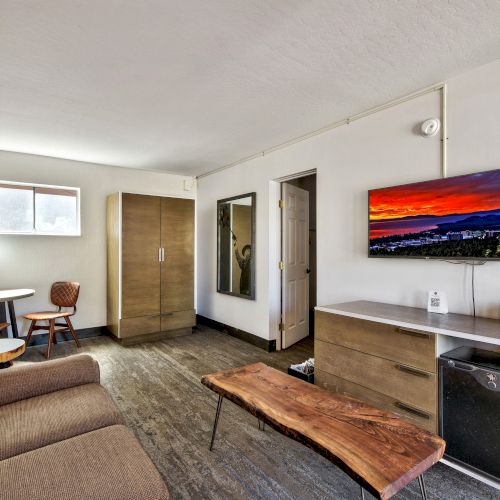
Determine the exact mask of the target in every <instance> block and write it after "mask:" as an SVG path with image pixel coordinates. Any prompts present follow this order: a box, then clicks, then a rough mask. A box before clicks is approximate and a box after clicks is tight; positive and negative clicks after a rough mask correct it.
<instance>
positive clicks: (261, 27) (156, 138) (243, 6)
mask: <svg viewBox="0 0 500 500" xmlns="http://www.w3.org/2000/svg"><path fill="white" fill-rule="evenodd" d="M499 19H500V1H498V0H492V1H487V0H482V1H481V0H449V1H444V0H434V1H428V0H419V1H415V0H412V1H410V0H309V1H304V0H182V1H173V0H170V1H169V0H105V1H102V0H81V1H80V0H44V1H39V0H0V149H3V150H7V151H18V152H23V153H32V154H38V155H45V156H53V157H59V158H69V159H74V160H82V161H88V162H95V163H103V164H108V165H118V166H123V167H133V168H144V169H149V170H164V171H168V172H175V173H180V174H185V175H197V174H201V173H205V172H207V171H210V170H213V169H216V168H218V167H221V166H224V165H227V164H230V163H233V162H235V161H237V160H239V159H241V158H244V157H247V156H250V155H253V154H255V153H257V152H259V151H262V150H265V149H268V148H271V147H274V146H276V145H278V144H280V143H283V142H285V141H288V140H290V139H293V138H296V137H299V136H301V135H303V134H306V133H308V132H311V131H314V130H316V129H319V128H321V127H324V126H326V125H328V124H330V123H333V122H336V121H338V120H341V119H343V118H346V117H348V116H351V115H354V114H356V113H358V112H361V111H365V110H367V109H369V108H371V107H374V106H377V105H380V104H383V103H385V102H387V101H390V100H392V99H395V98H397V97H400V96H403V95H405V94H408V93H411V92H413V91H415V90H418V89H421V88H423V87H426V86H429V85H432V84H434V83H437V82H439V81H442V80H445V79H448V78H450V77H452V76H454V75H456V74H458V73H461V72H464V71H466V70H468V69H470V68H473V67H475V66H479V65H482V64H485V63H488V62H491V61H493V60H495V59H499V58H500V29H499V24H498V20H499Z"/></svg>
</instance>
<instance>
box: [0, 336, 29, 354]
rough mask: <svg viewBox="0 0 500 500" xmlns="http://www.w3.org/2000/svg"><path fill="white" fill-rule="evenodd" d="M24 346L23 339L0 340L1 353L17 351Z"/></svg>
mask: <svg viewBox="0 0 500 500" xmlns="http://www.w3.org/2000/svg"><path fill="white" fill-rule="evenodd" d="M23 344H24V340H23V339H0V353H5V352H13V351H16V350H17V349H19V348H20V347H22V346H23Z"/></svg>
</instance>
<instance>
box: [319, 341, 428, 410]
mask: <svg viewBox="0 0 500 500" xmlns="http://www.w3.org/2000/svg"><path fill="white" fill-rule="evenodd" d="M314 349H315V364H316V367H317V368H318V369H319V370H321V371H324V372H327V373H331V374H332V375H335V376H337V377H340V378H344V379H346V380H349V381H350V382H354V383H356V384H359V385H362V386H363V387H367V388H368V389H372V390H374V391H376V392H379V393H381V394H385V395H387V396H390V397H392V398H394V399H397V400H398V401H401V402H403V403H406V404H409V405H411V406H413V407H415V408H419V409H421V410H424V411H426V412H429V413H437V412H436V404H437V397H436V388H437V379H436V374H435V373H430V372H426V371H424V370H420V369H416V368H414V367H411V366H408V365H405V364H403V363H399V362H395V361H391V360H388V359H384V358H379V357H377V356H372V355H370V354H365V353H363V352H359V351H355V350H353V349H348V348H346V347H342V346H338V345H335V344H330V343H329V342H323V341H321V340H316V341H315V343H314Z"/></svg>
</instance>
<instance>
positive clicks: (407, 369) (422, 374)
mask: <svg viewBox="0 0 500 500" xmlns="http://www.w3.org/2000/svg"><path fill="white" fill-rule="evenodd" d="M394 368H396V370H399V371H400V372H404V373H409V374H410V375H415V376H417V377H422V378H431V375H430V373H427V372H424V371H422V370H417V369H416V368H411V367H410V366H405V365H399V364H397V365H394Z"/></svg>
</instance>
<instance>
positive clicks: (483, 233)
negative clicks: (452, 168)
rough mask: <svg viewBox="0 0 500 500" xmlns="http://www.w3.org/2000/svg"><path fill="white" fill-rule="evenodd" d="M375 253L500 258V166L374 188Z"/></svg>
mask: <svg viewBox="0 0 500 500" xmlns="http://www.w3.org/2000/svg"><path fill="white" fill-rule="evenodd" d="M369 207H370V222H369V231H370V250H369V255H370V256H373V257H424V258H429V257H430V258H442V259H450V258H453V259H474V258H475V259H478V260H481V259H500V170H493V171H490V172H481V173H477V174H470V175H462V176H460V177H450V178H447V179H439V180H435V181H427V182H417V183H415V184H407V185H404V186H395V187H388V188H383V189H374V190H372V191H370V192H369Z"/></svg>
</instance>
